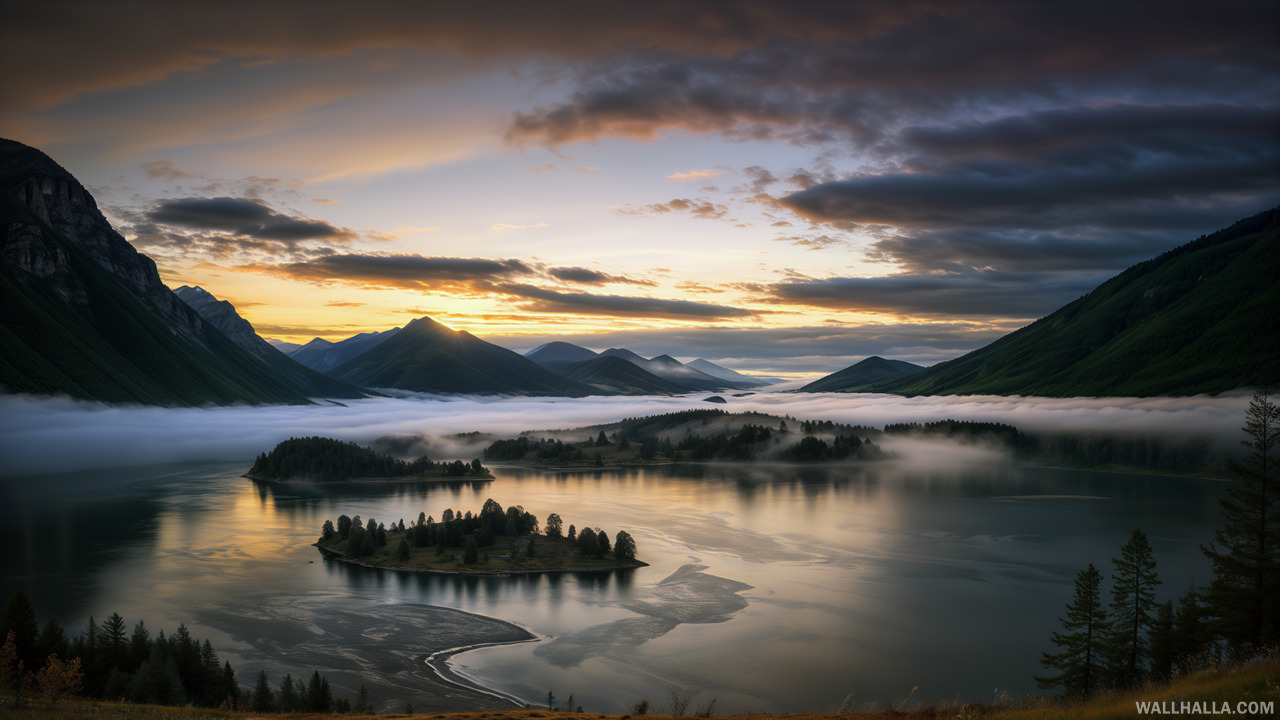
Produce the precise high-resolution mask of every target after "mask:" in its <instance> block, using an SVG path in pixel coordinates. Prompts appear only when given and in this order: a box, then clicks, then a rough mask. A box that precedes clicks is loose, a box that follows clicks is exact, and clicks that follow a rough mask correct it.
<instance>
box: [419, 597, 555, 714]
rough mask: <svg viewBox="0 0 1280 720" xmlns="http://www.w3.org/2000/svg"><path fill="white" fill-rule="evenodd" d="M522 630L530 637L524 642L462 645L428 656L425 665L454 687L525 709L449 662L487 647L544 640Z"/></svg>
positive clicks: (521, 703) (517, 699) (519, 702)
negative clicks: (463, 654) (466, 653)
mask: <svg viewBox="0 0 1280 720" xmlns="http://www.w3.org/2000/svg"><path fill="white" fill-rule="evenodd" d="M490 619H491V620H497V618H490ZM497 621H498V622H502V623H506V624H507V625H512V626H514V627H520V626H519V625H515V624H514V623H510V622H507V621H506V620H497ZM520 629H521V630H524V631H525V632H526V633H528V635H529V637H527V638H524V639H522V640H504V641H497V642H481V643H475V644H473V645H462V646H460V647H456V648H449V649H447V650H437V651H436V652H433V653H431V654H430V655H428V656H427V657H426V658H424V659H423V664H425V665H426V666H427V667H428V668H430V669H431V671H432V672H433V673H435V675H436V677H437V678H439V679H440V680H441V681H443V682H447V683H451V684H453V685H456V686H458V687H460V688H462V689H463V690H468V691H471V692H478V693H483V694H485V695H488V696H490V697H493V698H496V699H498V700H503V701H506V702H510V703H511V704H513V705H515V706H516V707H518V708H524V707H525V705H526V704H527V703H525V702H524V701H522V700H520V699H519V698H517V697H514V696H512V695H507V694H506V693H503V692H500V691H498V690H494V689H492V688H488V687H485V686H484V685H481V684H480V683H478V682H476V681H474V680H472V679H471V678H468V677H467V676H465V675H462V674H461V673H459V672H457V671H455V670H454V669H453V666H451V665H450V664H449V661H450V660H451V659H453V657H454V656H455V655H461V654H462V653H464V652H470V651H472V650H479V649H481V648H487V647H502V646H504V645H518V644H520V643H527V642H541V641H542V638H540V637H538V636H537V635H535V634H533V633H532V632H529V631H528V630H527V629H525V628H520Z"/></svg>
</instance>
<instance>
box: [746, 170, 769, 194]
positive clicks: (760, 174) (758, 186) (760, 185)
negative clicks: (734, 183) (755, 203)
mask: <svg viewBox="0 0 1280 720" xmlns="http://www.w3.org/2000/svg"><path fill="white" fill-rule="evenodd" d="M742 174H743V175H746V176H747V179H748V180H750V184H748V185H747V186H746V187H744V188H742V191H743V192H748V193H751V194H752V195H755V194H757V193H762V192H764V191H765V190H766V189H767V188H768V187H769V186H770V185H772V184H774V183H776V182H778V178H776V177H774V175H773V173H771V172H769V171H768V170H766V169H765V168H763V167H760V166H759V165H752V166H750V167H745V168H743V169H742Z"/></svg>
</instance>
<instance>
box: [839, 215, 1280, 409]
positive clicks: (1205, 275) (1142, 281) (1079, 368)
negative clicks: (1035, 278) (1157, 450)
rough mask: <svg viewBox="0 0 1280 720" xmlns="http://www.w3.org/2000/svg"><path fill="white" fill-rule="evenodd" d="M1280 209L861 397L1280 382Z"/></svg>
mask: <svg viewBox="0 0 1280 720" xmlns="http://www.w3.org/2000/svg"><path fill="white" fill-rule="evenodd" d="M1276 308H1280V208H1276V209H1272V210H1268V211H1266V212H1263V213H1260V214H1258V215H1255V216H1253V217H1251V218H1248V219H1245V220H1241V221H1240V222H1238V223H1236V224H1234V225H1232V226H1231V227H1229V228H1226V229H1225V230H1220V231H1218V232H1216V233H1214V234H1212V235H1208V236H1205V237H1201V238H1200V239H1198V240H1195V241H1194V242H1190V243H1187V244H1186V245H1183V246H1181V247H1179V248H1176V249H1174V250H1170V251H1169V252H1167V253H1164V254H1163V255H1161V256H1159V257H1157V258H1154V259H1152V260H1148V261H1146V262H1143V263H1139V264H1138V265H1135V266H1133V267H1131V268H1129V269H1128V270H1126V271H1124V272H1123V273H1121V274H1119V275H1117V276H1116V277H1114V278H1112V279H1111V280H1108V281H1107V282H1105V283H1103V284H1102V285H1100V286H1098V287H1097V288H1096V289H1095V290H1093V291H1092V292H1090V293H1089V294H1088V295H1085V296H1084V297H1082V298H1080V299H1079V300H1076V301H1075V302H1073V303H1071V304H1069V305H1066V306H1065V307H1063V308H1061V309H1060V310H1058V311H1056V312H1054V313H1053V314H1051V315H1049V316H1048V317H1045V318H1042V319H1040V320H1038V321H1036V322H1034V323H1032V324H1031V325H1028V326H1027V327H1025V328H1022V329H1021V330H1018V331H1017V332H1014V333H1011V334H1009V335H1006V336H1005V337H1003V338H1001V339H999V340H997V341H996V342H994V343H992V344H990V345H988V346H986V347H984V348H981V349H979V350H975V351H974V352H971V353H969V354H968V355H965V356H963V357H960V358H957V359H955V360H952V361H950V362H946V363H942V364H939V365H935V366H933V367H931V368H929V369H928V370H925V371H924V372H921V373H918V374H916V375H911V376H908V377H903V378H899V379H896V380H888V381H885V382H881V383H876V384H873V385H869V386H865V387H864V388H862V389H863V390H867V391H876V392H896V393H902V394H907V395H919V394H961V393H964V394H967V393H991V394H997V395H1010V394H1018V395H1047V396H1058V397H1063V396H1072V395H1102V396H1116V395H1133V396H1155V395H1194V394H1198V393H1217V392H1223V391H1226V390H1232V389H1235V388H1239V387H1252V386H1260V385H1268V384H1274V383H1275V382H1277V380H1280V312H1277V310H1276Z"/></svg>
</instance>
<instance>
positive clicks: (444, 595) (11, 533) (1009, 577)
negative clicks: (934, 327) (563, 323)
mask: <svg viewBox="0 0 1280 720" xmlns="http://www.w3.org/2000/svg"><path fill="white" fill-rule="evenodd" d="M925 455H927V457H928V458H930V460H931V462H918V463H912V462H887V463H878V464H863V465H849V466H839V467H827V468H798V467H794V466H781V465H774V466H770V465H737V466H735V465H688V466H678V467H665V468H657V469H645V470H639V469H636V470H616V471H601V472H575V473H559V472H550V471H537V470H529V469H520V468H507V467H501V466H498V467H495V468H494V470H495V475H496V477H497V479H496V480H495V481H493V482H492V483H476V484H471V485H457V486H431V487H426V486H404V485H397V486H354V487H353V486H343V487H314V486H273V485H259V484H256V483H254V482H251V481H249V480H246V479H244V478H242V477H240V474H241V473H242V472H244V471H245V470H246V469H247V467H248V465H249V462H250V461H249V460H248V459H246V460H244V461H240V462H224V461H219V462H198V463H183V464H171V465H159V466H147V467H141V468H123V469H120V468H117V469H110V470H96V471H77V472H73V473H66V474H61V475H47V476H40V477H27V478H6V479H5V480H4V481H3V485H2V487H3V496H2V497H0V500H2V501H3V503H4V507H5V510H4V515H5V518H6V520H5V522H4V524H3V531H2V532H3V535H2V536H0V546H2V550H0V557H3V560H4V569H3V577H2V578H0V590H2V591H3V592H4V594H5V596H6V597H7V596H8V594H9V593H11V592H12V591H14V590H16V589H22V590H24V591H26V592H27V594H28V595H30V596H31V598H32V600H33V602H34V603H35V606H36V609H37V613H38V614H39V617H40V619H41V621H42V622H43V621H44V620H45V619H47V618H49V617H56V618H57V619H58V620H59V621H60V622H62V623H63V625H64V626H66V627H68V628H70V629H71V631H72V633H78V632H80V631H81V630H82V629H83V627H84V624H85V622H86V621H87V619H88V616H89V615H90V614H93V615H95V616H96V617H97V618H98V619H99V620H101V619H102V618H103V617H105V616H106V615H109V614H110V613H112V612H119V613H120V614H121V615H123V616H124V617H125V620H126V621H127V622H128V623H129V626H130V627H132V625H133V623H134V622H135V621H136V620H137V619H138V618H145V620H146V621H147V624H148V626H149V627H150V628H151V629H152V632H153V633H154V632H155V631H156V630H157V629H161V628H163V629H165V630H166V631H167V632H171V631H172V630H173V629H174V628H175V627H176V626H177V624H178V623H179V622H185V623H186V624H187V626H188V628H190V630H191V631H192V633H193V635H195V636H196V637H197V638H209V639H211V640H212V641H213V643H214V646H215V647H216V648H217V649H218V650H219V653H220V655H221V656H222V657H223V658H226V659H229V660H231V662H232V664H233V665H234V666H235V667H236V669H237V671H238V672H239V675H240V680H241V683H242V684H244V685H250V684H251V683H252V680H253V678H254V677H255V676H256V675H257V674H258V671H259V669H266V670H267V672H268V674H269V675H270V676H271V679H272V682H273V684H277V683H278V682H279V678H280V677H281V676H282V675H283V673H284V672H292V673H293V674H294V676H295V677H297V676H298V675H299V674H304V673H305V674H306V675H310V671H311V669H312V668H314V667H318V668H320V669H321V671H322V672H324V673H326V674H329V673H334V674H335V676H334V677H335V685H337V686H338V688H339V690H338V693H339V694H343V692H344V689H345V690H346V691H349V692H353V690H354V686H353V683H358V682H359V681H361V680H363V681H364V682H366V683H367V684H368V685H369V687H370V690H371V694H372V696H373V698H374V700H375V701H376V702H377V703H378V705H379V706H380V707H381V708H382V709H384V710H386V709H396V710H398V709H401V708H403V706H404V703H405V702H406V701H413V702H414V706H415V708H418V709H421V708H423V707H424V705H423V704H422V703H423V702H424V701H422V700H420V699H418V698H420V697H421V694H422V693H423V692H425V690H424V689H422V688H420V687H417V686H415V685H414V683H415V680H414V677H415V675H416V674H420V673H421V672H423V670H422V668H420V667H419V666H420V665H421V663H420V659H421V658H420V656H418V655H416V654H415V653H416V652H417V648H418V645H417V644H416V640H415V638H416V637H417V635H419V634H420V633H421V632H424V630H423V629H422V627H423V624H424V623H427V622H443V621H440V620H432V619H431V618H432V617H434V616H431V615H429V613H427V612H426V610H425V606H437V607H444V608H454V609H457V610H462V611H466V612H469V613H475V614H478V615H483V616H487V617H491V618H497V619H500V620H505V621H508V622H511V623H515V624H516V625H519V626H521V627H523V628H525V629H527V630H528V631H530V632H531V633H533V634H534V635H536V636H537V637H538V640H537V641H536V642H527V643H520V644H511V645H502V646H496V647H489V648H482V649H478V650H473V651H470V652H465V653H462V654H460V655H457V656H454V657H453V659H452V660H451V666H452V668H453V669H454V671H456V672H457V673H458V674H459V675H461V676H463V677H465V678H469V679H471V680H472V681H474V682H475V683H477V684H479V685H482V686H484V687H486V688H490V689H492V690H493V691H496V692H497V693H500V694H502V695H505V696H509V697H512V698H516V699H519V700H520V701H523V702H529V703H534V704H541V703H545V702H546V696H547V692H548V691H551V692H554V694H555V696H556V697H557V704H562V703H563V702H564V701H565V700H567V698H568V697H569V696H570V695H572V696H573V698H574V703H575V704H576V705H581V706H582V707H583V708H584V709H586V710H588V711H595V712H626V711H628V710H629V709H630V707H631V705H632V704H633V703H634V702H636V701H637V700H639V699H641V698H645V699H648V700H649V701H650V702H651V703H652V704H653V706H654V707H655V709H656V710H663V709H664V708H666V707H667V705H668V703H669V700H670V696H671V693H672V692H673V691H675V690H683V691H685V692H686V695H687V697H689V698H690V699H691V700H690V705H689V707H690V710H692V709H694V708H695V707H697V706H699V705H701V704H704V703H707V702H709V701H710V700H711V699H712V698H715V699H716V700H717V704H716V712H717V713H720V714H726V713H730V712H782V711H789V712H800V711H835V710H839V709H840V708H842V707H844V708H847V709H848V708H866V707H877V708H884V707H886V705H888V704H890V703H895V702H896V703H902V702H915V701H916V700H918V699H921V698H927V699H932V700H937V701H955V700H978V701H988V702H989V701H991V700H993V699H994V698H995V697H996V696H997V695H999V694H1001V693H1006V692H1007V693H1011V694H1013V695H1021V694H1025V693H1029V692H1033V691H1034V690H1035V685H1034V682H1033V680H1032V675H1033V674H1034V673H1037V672H1039V671H1040V670H1041V667H1040V665H1039V659H1040V654H1041V652H1042V651H1044V650H1048V649H1051V646H1050V645H1049V635H1050V633H1051V632H1052V631H1053V630H1054V629H1056V628H1057V627H1058V619H1059V618H1060V617H1061V615H1062V613H1063V609H1064V607H1065V605H1066V603H1067V602H1068V601H1069V600H1070V599H1071V594H1072V582H1073V580H1074V577H1075V574H1076V573H1077V571H1079V570H1081V569H1083V567H1084V566H1085V565H1086V564H1087V563H1089V562H1093V563H1095V564H1096V565H1098V567H1099V568H1100V569H1102V570H1103V571H1104V575H1106V576H1109V574H1110V570H1111V558H1112V557H1115V556H1118V555H1119V552H1120V547H1121V545H1122V544H1123V543H1124V541H1125V540H1126V539H1127V537H1128V535H1129V533H1130V532H1131V531H1132V530H1133V529H1134V528H1141V529H1142V530H1143V531H1144V532H1146V533H1147V535H1148V536H1149V538H1150V540H1151V543H1152V546H1153V547H1154V549H1155V553H1156V559H1157V561H1158V563H1159V565H1158V570H1159V573H1160V577H1161V578H1162V580H1163V581H1164V585H1163V586H1162V587H1161V588H1160V590H1161V592H1160V599H1161V600H1162V601H1163V600H1164V599H1165V598H1169V597H1175V596H1177V595H1180V594H1182V593H1183V592H1184V591H1185V590H1186V588H1187V587H1188V585H1189V584H1190V582H1191V580H1192V577H1193V576H1194V577H1195V578H1196V579H1197V580H1198V581H1200V582H1202V583H1203V582H1205V581H1206V580H1207V579H1208V564H1207V563H1206V562H1205V560H1204V558H1203V557H1202V556H1201V554H1200V553H1199V550H1198V545H1199V544H1200V543H1202V542H1207V541H1209V540H1210V539H1211V537H1212V532H1213V530H1214V528H1215V527H1216V526H1217V524H1218V510H1217V503H1216V502H1215V501H1216V499H1217V498H1218V497H1219V496H1220V495H1221V492H1222V489H1223V487H1224V485H1223V484H1221V483H1215V482H1209V481H1202V480H1192V479H1179V478H1167V477H1153V476H1142V475H1124V474H1106V473H1088V472H1078V471H1067V470H1054V469H1045V468H1029V467H1018V466H1014V465H1012V464H1009V463H1007V462H1005V461H1003V460H1001V459H1000V458H999V457H998V456H994V455H991V454H988V453H980V452H966V451H961V450H960V449H958V448H945V447H944V448H936V447H935V448H932V449H930V450H929V452H928V453H924V452H923V450H921V453H920V454H915V453H913V454H912V455H911V456H913V457H924V456H925ZM489 497H492V498H494V499H495V500H497V501H498V502H499V503H501V504H502V505H503V506H504V507H505V506H508V505H512V504H518V505H523V506H524V507H525V509H526V510H528V511H530V512H532V513H534V514H535V515H537V516H538V517H539V518H545V517H546V515H547V514H549V513H552V512H557V513H559V514H560V515H561V516H562V517H563V518H564V522H565V524H566V526H567V525H569V524H571V523H572V524H575V525H577V527H578V528H582V527H584V526H587V525H590V526H592V527H599V528H603V529H604V530H605V531H607V532H608V533H609V535H610V536H611V537H612V536H614V535H615V534H616V533H617V531H618V530H626V531H628V532H629V533H631V534H632V535H633V536H634V537H635V539H636V542H637V546H638V548H639V556H640V558H641V559H642V560H645V561H647V562H648V563H650V566H649V567H645V568H640V569H637V570H633V571H626V572H619V573H611V574H577V575H560V576H543V575H532V576H511V577H489V578H474V577H471V578H463V577H453V576H438V575H410V574H395V573H390V572H386V571H377V570H371V569H367V568H358V567H352V566H348V565H343V564H341V563H336V562H332V561H326V560H324V559H323V558H322V557H321V556H320V554H319V552H318V551H317V550H316V549H315V548H313V547H310V543H311V542H313V541H314V540H315V538H316V536H317V535H318V534H319V532H320V528H321V525H322V524H323V522H324V520H326V519H336V518H337V516H338V515H340V514H348V515H360V516H361V517H362V518H364V519H366V520H367V519H368V518H370V517H373V518H376V519H377V520H379V521H382V522H384V523H387V524H390V523H391V522H394V521H398V520H399V519H401V518H404V519H406V520H408V521H412V520H413V519H415V518H416V517H417V516H418V513H419V512H426V513H427V514H428V515H433V516H434V517H436V518H437V519H439V518H440V516H441V513H442V512H443V511H444V510H445V509H446V508H453V509H455V510H472V511H478V510H479V508H480V506H481V504H482V503H483V502H484V500H485V499H486V498H489ZM1107 587H1108V588H1109V582H1108V583H1107ZM1107 597H1109V595H1108V596H1107ZM415 623H417V624H418V625H417V626H416V627H418V630H415ZM303 648H305V652H303V651H302V650H301V649H303ZM408 666H413V667H412V668H409V669H407V668H408ZM392 676H395V678H396V679H395V680H394V681H392V680H387V681H386V682H380V681H379V678H381V677H386V678H391V677H392ZM913 689H914V691H913ZM913 692H914V694H912V693H913ZM415 693H417V695H415ZM908 698H910V700H908Z"/></svg>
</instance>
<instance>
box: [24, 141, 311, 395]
mask: <svg viewBox="0 0 1280 720" xmlns="http://www.w3.org/2000/svg"><path fill="white" fill-rule="evenodd" d="M0 345H3V347H4V348H5V352H4V353H3V354H2V356H0V387H2V388H3V390H4V391H5V392H9V393H32V394H39V395H69V396H71V397H75V398H81V399H87V400H97V401H103V402H127V403H140V404H146V405H168V406H175V405H188V406H189V405H206V404H215V405H219V404H220V405H227V404H238V403H245V404H308V403H310V402H311V400H310V398H309V397H308V396H307V394H305V393H303V392H299V391H298V390H297V389H295V388H292V387H289V385H288V384H287V383H281V382H280V378H279V377H278V376H277V375H276V374H275V373H274V372H273V371H272V370H271V369H270V368H269V367H268V366H267V365H265V364H264V363H262V362H261V361H260V360H258V359H257V358H255V357H253V356H252V355H250V354H249V353H248V352H246V351H245V350H243V349H242V348H240V347H239V346H238V345H236V344H235V343H234V342H232V341H231V340H230V339H229V338H227V337H226V335H225V334H223V333H222V332H221V331H219V330H218V329H217V328H216V327H214V326H213V325H212V324H210V323H208V322H206V321H205V320H204V319H203V318H202V317H201V316H200V314H199V313H197V312H196V311H195V310H193V309H192V308H191V307H189V306H188V305H187V304H186V303H184V302H182V300H180V299H179V298H178V297H177V295H175V294H174V293H173V292H172V291H171V290H169V288H168V287H166V286H165V285H164V283H163V282H162V281H161V280H160V275H159V272H158V271H157V269H156V264H155V262H154V261H153V260H152V259H151V258H149V257H147V256H146V255H144V254H142V253H140V252H138V251H137V249H136V248H134V247H133V246H132V245H131V244H129V242H128V241H127V240H125V239H124V237H123V236H121V235H120V234H119V233H118V232H116V231H115V229H114V228H112V227H111V225H110V223H108V222H107V220H106V218H105V217H103V215H102V213H101V211H100V210H99V209H98V206H97V202H96V201H95V200H94V199H93V196H92V195H91V194H90V193H89V192H88V191H87V190H86V189H85V188H84V186H83V185H81V184H80V182H79V181H78V180H76V179H75V177H74V176H72V175H71V173H69V172H67V170H66V169H65V168H63V167H62V166H61V165H58V164H57V163H56V162H55V161H53V159H51V158H50V157H49V156H48V155H46V154H44V153H42V152H40V151H39V150H37V149H35V148H32V147H29V146H27V145H23V144H22V143H19V142H16V141H13V140H7V139H0Z"/></svg>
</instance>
